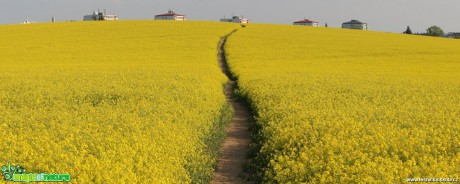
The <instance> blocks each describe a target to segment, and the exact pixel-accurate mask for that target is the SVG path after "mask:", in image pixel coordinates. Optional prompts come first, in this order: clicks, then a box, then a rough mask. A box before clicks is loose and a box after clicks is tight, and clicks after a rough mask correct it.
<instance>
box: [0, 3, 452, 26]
mask: <svg viewBox="0 0 460 184" xmlns="http://www.w3.org/2000/svg"><path fill="white" fill-rule="evenodd" d="M98 8H100V9H107V11H108V12H112V13H116V14H117V15H118V16H119V18H120V19H123V20H127V19H153V17H154V16H155V15H156V14H161V13H165V12H167V10H168V9H173V10H175V11H176V13H180V14H185V15H187V18H188V19H189V20H209V21H218V20H219V19H220V18H223V16H224V15H225V16H231V15H232V14H234V13H235V14H238V15H243V16H244V17H245V18H249V19H250V20H251V21H252V22H253V23H272V24H292V22H294V21H298V20H301V19H303V18H307V19H310V20H314V21H318V22H320V24H321V25H322V26H324V24H325V23H326V22H327V23H328V25H329V27H340V26H341V23H343V22H346V21H349V20H351V19H357V20H360V21H362V22H366V23H368V26H369V29H370V30H376V31H385V32H403V31H404V30H405V28H406V27H407V26H410V27H411V29H412V31H413V32H424V31H425V30H426V29H427V28H428V27H429V26H431V25H437V26H440V27H441V28H442V29H443V30H444V31H445V32H460V1H459V0H283V1H281V0H0V24H15V23H21V22H24V21H25V20H27V19H29V20H31V21H37V22H49V21H51V17H52V16H55V17H56V20H57V21H66V20H71V19H74V20H82V19H83V15H85V14H90V13H91V12H93V11H94V10H97V9H98Z"/></svg>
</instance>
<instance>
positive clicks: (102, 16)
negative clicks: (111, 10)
mask: <svg viewBox="0 0 460 184" xmlns="http://www.w3.org/2000/svg"><path fill="white" fill-rule="evenodd" d="M83 20H85V21H92V20H93V21H94V20H118V16H117V15H114V14H112V15H111V14H107V11H106V10H105V9H104V10H98V11H95V12H93V14H92V15H85V16H83Z"/></svg>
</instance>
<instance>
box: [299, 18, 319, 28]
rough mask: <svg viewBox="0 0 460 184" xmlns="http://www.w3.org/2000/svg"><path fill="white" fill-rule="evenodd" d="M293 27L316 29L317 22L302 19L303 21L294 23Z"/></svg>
mask: <svg viewBox="0 0 460 184" xmlns="http://www.w3.org/2000/svg"><path fill="white" fill-rule="evenodd" d="M294 25H299V26H313V27H318V26H319V22H316V21H312V20H308V19H303V20H299V21H296V22H294Z"/></svg>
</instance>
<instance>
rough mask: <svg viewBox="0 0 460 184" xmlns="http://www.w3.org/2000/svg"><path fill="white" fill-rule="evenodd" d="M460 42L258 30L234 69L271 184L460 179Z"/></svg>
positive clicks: (239, 39)
mask: <svg viewBox="0 0 460 184" xmlns="http://www.w3.org/2000/svg"><path fill="white" fill-rule="evenodd" d="M459 48H460V42H459V41H458V40H450V39H442V38H432V37H422V36H412V35H402V34H391V33H379V32H370V31H369V32H367V31H356V30H342V29H332V28H312V27H296V26H281V25H249V26H247V27H246V28H244V29H241V30H240V31H238V32H236V33H235V34H234V35H232V36H231V37H230V38H229V40H228V42H227V46H226V49H227V55H228V62H229V66H230V68H231V70H232V71H233V73H234V74H235V75H236V76H237V77H238V79H239V87H240V89H239V90H240V93H241V95H243V96H245V97H246V98H247V99H248V100H249V101H250V103H251V104H252V106H253V108H254V110H255V112H256V114H257V117H256V118H257V125H258V126H259V127H260V131H259V136H260V137H259V139H260V141H261V142H260V144H261V148H260V151H259V152H258V156H257V158H256V164H260V166H261V168H262V169H261V173H260V176H261V177H262V178H263V180H264V181H265V182H268V183H289V182H291V183H300V182H306V183H318V182H324V183H356V182H362V183H373V182H377V183H402V182H405V181H406V179H407V178H412V177H414V178H416V177H422V178H432V177H438V178H447V177H450V178H459V177H460V133H459V132H460V52H459Z"/></svg>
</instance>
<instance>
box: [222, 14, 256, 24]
mask: <svg viewBox="0 0 460 184" xmlns="http://www.w3.org/2000/svg"><path fill="white" fill-rule="evenodd" d="M220 21H221V22H234V23H241V24H248V23H249V19H245V18H243V17H239V16H233V17H232V18H231V19H227V18H225V17H224V18H223V19H220Z"/></svg>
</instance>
